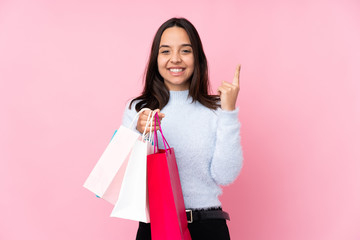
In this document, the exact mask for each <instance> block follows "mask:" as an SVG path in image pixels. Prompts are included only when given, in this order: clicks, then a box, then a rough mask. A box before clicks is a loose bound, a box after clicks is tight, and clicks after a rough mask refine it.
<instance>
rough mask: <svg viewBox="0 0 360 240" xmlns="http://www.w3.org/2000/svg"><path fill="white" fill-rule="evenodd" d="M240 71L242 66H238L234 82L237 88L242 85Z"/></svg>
mask: <svg viewBox="0 0 360 240" xmlns="http://www.w3.org/2000/svg"><path fill="white" fill-rule="evenodd" d="M240 69H241V64H239V65H237V66H236V70H235V74H234V80H233V84H234V85H235V86H239V84H240Z"/></svg>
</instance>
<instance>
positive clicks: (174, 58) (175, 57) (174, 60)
mask: <svg viewBox="0 0 360 240" xmlns="http://www.w3.org/2000/svg"><path fill="white" fill-rule="evenodd" d="M170 62H172V63H179V62H181V57H180V55H179V53H177V52H174V53H173V54H172V55H171V56H170Z"/></svg>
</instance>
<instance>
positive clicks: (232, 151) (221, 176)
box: [210, 109, 243, 185]
mask: <svg viewBox="0 0 360 240" xmlns="http://www.w3.org/2000/svg"><path fill="white" fill-rule="evenodd" d="M218 111H219V115H218V122H217V131H216V142H215V149H214V155H213V159H212V161H211V165H210V172H211V176H212V178H213V179H214V180H215V182H216V183H217V184H219V185H228V184H230V183H232V182H233V181H234V180H235V179H236V177H237V176H238V174H239V173H240V170H241V168H242V165H243V152H242V147H241V145H240V122H239V121H238V112H239V110H238V109H236V110H234V111H224V110H222V109H219V110H218Z"/></svg>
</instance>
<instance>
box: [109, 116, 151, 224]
mask: <svg viewBox="0 0 360 240" xmlns="http://www.w3.org/2000/svg"><path fill="white" fill-rule="evenodd" d="M153 113H154V112H153ZM153 113H152V114H151V115H152V117H151V119H150V121H149V120H148V122H147V124H146V127H145V131H144V133H143V137H142V139H139V140H137V141H136V142H135V145H134V147H133V149H132V152H131V155H130V158H129V162H128V165H127V167H126V172H125V176H124V179H123V182H122V185H121V189H120V194H119V198H118V200H117V202H116V204H115V207H114V209H113V211H112V213H111V217H119V218H125V219H130V220H135V221H141V222H145V223H148V222H150V218H149V201H148V191H147V173H146V171H147V155H149V154H152V153H154V149H153V145H152V135H151V132H150V136H149V137H148V139H145V138H144V134H145V132H146V129H147V126H148V124H149V122H150V129H151V127H152V123H153V117H154V114H153ZM149 116H150V115H149Z"/></svg>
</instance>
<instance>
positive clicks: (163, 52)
mask: <svg viewBox="0 0 360 240" xmlns="http://www.w3.org/2000/svg"><path fill="white" fill-rule="evenodd" d="M160 53H161V54H169V53H170V51H169V50H161V51H160Z"/></svg>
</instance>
